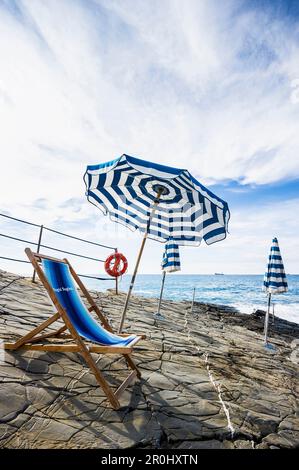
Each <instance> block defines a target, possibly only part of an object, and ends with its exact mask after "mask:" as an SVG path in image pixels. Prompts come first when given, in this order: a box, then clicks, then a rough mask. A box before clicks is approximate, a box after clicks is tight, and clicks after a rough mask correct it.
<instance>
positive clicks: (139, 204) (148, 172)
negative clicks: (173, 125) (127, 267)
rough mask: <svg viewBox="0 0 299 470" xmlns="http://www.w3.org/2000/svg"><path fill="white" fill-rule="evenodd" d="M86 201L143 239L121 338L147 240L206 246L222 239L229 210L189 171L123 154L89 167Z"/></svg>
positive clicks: (123, 316)
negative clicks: (140, 233) (134, 231)
mask: <svg viewBox="0 0 299 470" xmlns="http://www.w3.org/2000/svg"><path fill="white" fill-rule="evenodd" d="M84 181H85V184H86V196H87V199H88V200H89V201H90V202H91V203H93V204H95V205H96V206H97V207H98V208H99V209H101V211H102V212H103V213H104V214H105V215H109V216H110V218H111V219H112V220H114V221H115V222H119V223H121V224H124V225H126V226H127V227H129V228H131V229H133V230H136V229H139V230H140V231H141V232H142V233H143V234H144V237H143V241H142V244H141V248H140V251H139V254H138V256H137V262H136V266H135V269H134V272H133V275H132V280H131V283H130V287H129V291H128V294H127V298H126V302H125V305H124V310H123V313H122V318H121V322H120V326H119V333H120V332H121V331H122V327H123V323H124V318H125V314H126V310H127V307H128V303H129V299H130V296H131V292H132V289H133V286H134V282H135V278H136V275H137V271H138V266H139V262H140V259H141V255H142V252H143V249H144V245H145V241H146V238H147V237H148V238H152V239H154V240H158V241H160V242H166V241H167V240H169V239H172V240H173V242H174V243H177V244H180V245H199V244H200V242H201V240H202V239H204V240H205V242H206V243H207V244H208V245H211V244H212V243H215V242H217V241H220V240H223V239H224V238H226V233H227V224H228V220H229V209H228V205H227V203H226V202H225V201H223V200H222V199H220V198H219V197H217V196H216V195H215V194H213V193H212V192H211V191H209V190H208V189H207V188H205V187H204V186H203V185H202V184H200V183H199V182H198V181H197V180H196V179H195V178H194V177H193V176H192V175H191V174H190V173H189V172H188V170H183V169H178V168H172V167H169V166H164V165H158V164H156V163H152V162H148V161H145V160H140V159H139V158H135V157H130V156H129V155H125V154H124V155H122V156H121V157H120V158H117V159H116V160H112V161H110V162H107V163H101V164H99V165H90V166H88V167H87V170H86V173H85V175H84Z"/></svg>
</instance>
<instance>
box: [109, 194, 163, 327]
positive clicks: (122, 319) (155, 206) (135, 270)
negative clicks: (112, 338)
mask: <svg viewBox="0 0 299 470" xmlns="http://www.w3.org/2000/svg"><path fill="white" fill-rule="evenodd" d="M163 192H164V188H163V186H161V187H160V189H159V190H158V192H157V197H156V199H155V201H154V204H153V207H152V210H151V213H150V216H149V219H148V222H147V226H146V231H145V234H144V236H143V239H142V242H141V246H140V249H139V253H138V256H137V261H136V265H135V268H134V272H133V275H132V279H131V283H130V286H129V290H128V293H127V298H126V302H125V305H124V309H123V312H122V316H121V320H120V324H119V329H118V333H121V332H122V329H123V326H124V321H125V317H126V312H127V309H128V305H129V301H130V297H131V294H132V290H133V287H134V284H135V279H136V275H137V272H138V268H139V264H140V260H141V257H142V253H143V250H144V246H145V242H146V239H147V236H148V234H149V229H150V225H151V221H152V219H153V217H154V215H155V212H156V210H157V206H158V204H159V201H160V197H161V195H162V194H163Z"/></svg>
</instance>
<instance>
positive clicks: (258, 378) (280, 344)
mask: <svg viewBox="0 0 299 470" xmlns="http://www.w3.org/2000/svg"><path fill="white" fill-rule="evenodd" d="M92 295H93V297H94V299H95V300H96V302H97V303H98V305H99V306H100V307H101V308H102V310H103V312H104V313H105V314H106V315H107V316H108V317H109V320H110V321H111V324H112V325H114V327H115V328H117V325H118V321H119V318H120V315H121V311H122V306H123V304H124V300H125V296H124V295H123V293H121V294H120V295H118V296H115V295H114V293H113V291H112V290H110V291H106V292H103V293H96V292H93V293H92ZM156 309H157V300H156V299H146V298H142V297H136V296H133V298H132V302H131V305H130V308H129V311H128V315H127V319H126V329H127V331H128V332H134V333H145V334H146V335H147V339H146V340H145V341H142V342H140V343H139V344H138V345H137V346H136V349H135V353H134V356H133V357H134V358H135V361H136V363H137V364H138V365H139V367H140V370H141V372H142V380H141V381H136V383H135V384H134V385H133V386H131V387H130V388H129V389H127V390H126V392H125V393H124V394H123V396H122V398H121V408H120V410H118V411H114V410H113V409H111V407H110V406H109V404H108V403H107V400H106V398H105V396H104V394H103V392H102V390H101V389H100V388H99V386H98V385H97V382H96V380H95V378H94V376H93V375H92V374H91V373H90V371H89V369H88V368H87V367H86V366H85V364H84V360H83V359H82V358H81V357H80V356H79V355H78V354H74V353H72V354H61V353H44V352H37V351H36V352H33V351H24V350H23V351H22V350H18V351H15V352H12V351H11V352H8V351H7V352H4V351H3V349H2V350H1V349H0V447H2V448H107V449H109V448H111V449H117V448H129V447H145V448H174V449H175V448H177V449H218V448H221V449H222V448H224V449H239V448H241V449H243V448H244V449H246V448H266V449H270V448H295V447H299V418H298V396H299V386H298V364H296V363H295V362H293V361H292V360H291V355H292V352H293V349H292V345H291V342H292V340H293V339H294V338H299V326H298V325H296V324H292V323H289V322H287V321H285V320H280V319H278V318H276V320H275V325H274V326H273V325H271V330H270V339H271V343H272V344H273V345H274V346H275V351H274V353H271V354H270V353H269V352H268V351H267V350H265V348H264V346H263V318H261V317H260V316H259V315H246V314H242V313H241V312H238V311H236V310H235V309H232V308H230V307H226V306H216V305H208V304H203V303H200V302H197V303H195V304H194V310H193V313H192V314H191V311H190V303H189V302H171V301H167V302H166V301H165V302H163V307H162V313H163V316H164V317H165V320H163V321H159V320H156V319H155V318H154V317H153V314H154V313H155V312H156ZM51 314H52V307H51V305H50V304H49V300H48V298H47V296H46V294H45V292H44V290H43V287H42V286H41V284H40V283H39V282H38V283H36V284H32V283H31V282H30V280H28V279H23V278H21V277H20V276H17V275H13V274H10V273H6V272H3V271H0V334H1V337H2V339H3V340H10V341H11V340H15V339H17V338H18V337H19V336H20V335H22V334H25V333H26V332H28V331H30V330H31V329H32V328H34V327H35V326H37V325H38V324H39V323H41V322H42V321H44V320H45V319H46V318H48V317H49V315H51ZM50 330H51V328H50V329H49V331H50ZM95 357H97V359H98V365H99V367H100V368H101V369H103V370H104V371H106V372H105V374H106V377H107V379H108V381H109V383H110V384H111V385H112V386H115V387H116V386H117V384H118V383H119V382H120V380H121V379H123V378H124V377H125V376H126V375H127V369H126V365H125V363H124V361H123V360H121V358H119V357H117V356H102V357H99V356H95Z"/></svg>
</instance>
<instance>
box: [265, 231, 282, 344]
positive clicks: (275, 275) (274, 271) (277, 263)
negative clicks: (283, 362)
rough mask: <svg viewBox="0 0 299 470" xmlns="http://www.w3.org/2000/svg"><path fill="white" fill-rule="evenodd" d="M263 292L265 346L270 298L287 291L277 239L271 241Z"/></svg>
mask: <svg viewBox="0 0 299 470" xmlns="http://www.w3.org/2000/svg"><path fill="white" fill-rule="evenodd" d="M263 290H264V291H266V292H267V294H268V308H267V313H266V316H265V328H264V333H265V343H266V344H267V342H268V326H269V313H270V305H271V296H272V294H282V293H283V292H287V290H288V283H287V278H286V275H285V270H284V265H283V261H282V257H281V254H280V249H279V245H278V240H277V238H273V240H272V245H271V249H270V254H269V260H268V265H267V269H266V272H265V276H264V285H263Z"/></svg>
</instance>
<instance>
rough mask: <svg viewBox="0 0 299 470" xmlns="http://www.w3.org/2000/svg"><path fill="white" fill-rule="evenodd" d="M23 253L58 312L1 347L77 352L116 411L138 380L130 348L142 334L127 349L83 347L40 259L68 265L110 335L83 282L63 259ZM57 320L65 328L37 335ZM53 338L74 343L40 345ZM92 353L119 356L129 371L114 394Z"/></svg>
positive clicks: (81, 339)
mask: <svg viewBox="0 0 299 470" xmlns="http://www.w3.org/2000/svg"><path fill="white" fill-rule="evenodd" d="M25 253H26V255H27V256H28V258H29V260H30V261H31V263H32V265H33V267H34V269H35V270H36V272H37V275H38V277H39V279H40V280H41V282H42V284H43V285H44V287H45V289H46V291H47V293H48V295H49V297H50V299H51V300H52V302H53V305H54V306H55V309H57V312H56V313H55V314H54V315H52V316H51V317H50V318H48V319H47V320H45V321H44V322H43V323H42V324H41V325H39V326H37V327H36V328H34V329H33V330H32V331H30V332H29V333H27V334H26V335H25V336H22V337H21V338H20V339H18V340H17V341H16V342H15V343H5V344H4V348H5V349H9V350H16V349H19V348H23V349H29V350H33V351H55V352H78V353H80V354H81V355H82V356H83V358H84V359H85V361H86V363H87V365H88V367H89V368H90V370H91V371H92V372H93V374H94V376H95V378H96V380H97V382H98V383H99V385H100V386H101V387H102V389H103V391H104V393H105V395H106V397H107V398H108V400H109V402H110V403H111V405H112V407H113V408H114V409H118V408H119V407H120V403H119V400H118V399H119V397H120V396H121V394H122V393H123V392H124V390H125V389H126V388H127V387H128V386H129V385H130V384H131V383H132V382H133V380H134V379H135V378H136V377H138V378H140V377H141V373H140V371H139V369H138V368H137V366H136V364H135V363H134V361H133V359H132V358H131V353H132V351H133V345H135V344H136V343H137V342H138V341H139V340H140V339H144V338H145V335H138V336H137V337H136V339H135V340H134V341H132V342H131V343H130V345H129V346H101V345H98V344H97V345H93V346H89V345H87V344H85V341H86V339H85V338H83V337H81V336H80V335H79V333H78V332H77V330H76V329H75V327H74V326H73V324H72V322H71V321H70V319H69V316H68V314H67V312H66V310H65V309H64V308H63V307H62V306H61V304H60V303H59V301H58V299H57V297H56V295H55V292H54V290H53V289H52V287H51V286H50V284H49V282H48V280H47V278H46V275H45V274H44V272H43V270H42V268H41V267H40V263H41V262H42V259H49V260H52V261H58V262H60V263H61V262H62V263H65V264H67V265H68V266H69V270H70V273H71V275H72V277H73V279H74V280H75V282H76V284H77V285H78V287H79V289H80V290H81V292H82V294H83V296H84V297H85V299H86V300H87V303H88V304H89V305H90V307H89V308H88V311H89V312H92V311H93V312H95V314H96V315H97V316H98V318H99V320H100V322H101V323H102V325H103V327H104V328H105V329H106V330H108V331H110V332H111V333H113V330H112V328H111V326H110V325H109V323H108V321H107V319H106V318H105V316H104V315H103V313H102V312H101V310H100V309H99V307H98V306H97V305H96V303H95V302H94V300H93V298H92V297H91V295H90V293H89V292H88V290H87V289H86V287H85V286H84V284H83V282H82V281H81V279H80V278H79V276H78V275H77V273H76V272H75V270H74V269H73V267H72V266H71V264H70V263H69V261H68V260H67V259H66V258H64V259H62V260H61V259H58V258H53V257H51V256H46V255H42V254H40V253H34V252H32V251H31V250H30V248H26V249H25ZM57 320H62V321H63V322H64V326H63V327H61V328H59V329H58V330H56V331H55V332H51V333H45V334H42V335H40V333H41V332H42V331H43V330H45V329H46V328H47V327H48V326H50V325H51V324H52V323H54V322H56V321H57ZM66 330H68V331H69V334H65V333H64V332H65V331H66ZM119 336H128V335H126V334H119ZM53 338H56V339H57V338H59V339H63V338H72V339H73V340H74V343H73V344H50V343H46V344H42V343H41V341H42V340H44V339H53ZM91 353H100V354H121V355H122V356H123V357H124V358H125V360H126V362H127V365H128V367H129V368H130V369H132V372H131V373H130V374H129V375H128V377H127V378H126V379H125V380H124V381H123V382H122V383H121V385H120V386H119V387H118V389H117V390H116V391H113V389H112V388H111V387H110V385H109V384H108V382H107V381H106V379H105V378H104V376H103V374H102V372H101V371H100V370H99V368H98V366H97V364H96V363H95V361H94V359H93V357H92V355H91Z"/></svg>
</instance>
